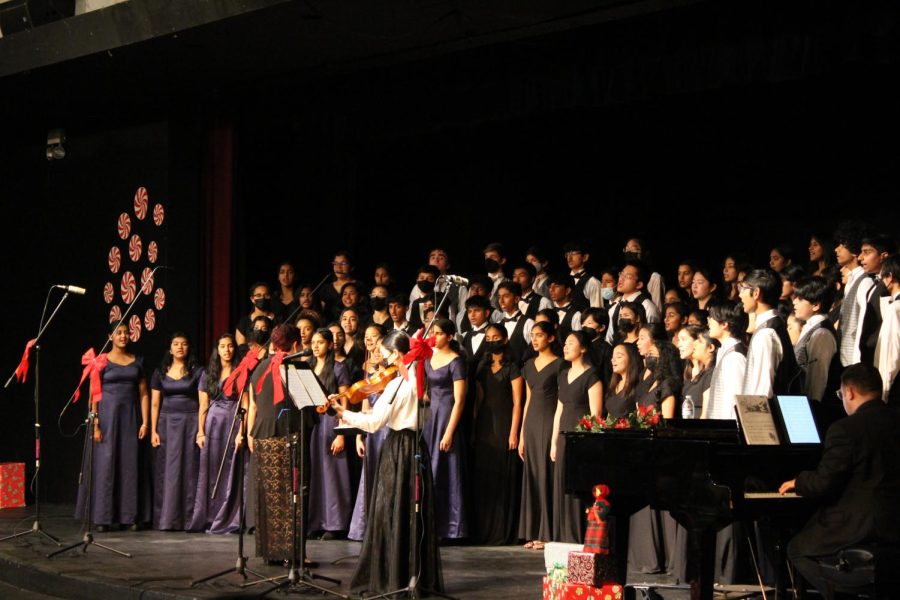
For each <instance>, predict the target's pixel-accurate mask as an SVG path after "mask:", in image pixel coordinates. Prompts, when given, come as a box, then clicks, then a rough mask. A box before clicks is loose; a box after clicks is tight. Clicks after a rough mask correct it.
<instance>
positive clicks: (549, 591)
mask: <svg viewBox="0 0 900 600" xmlns="http://www.w3.org/2000/svg"><path fill="white" fill-rule="evenodd" d="M565 583H566V567H565V565H562V564H560V563H556V564H555V565H553V567H552V568H550V570H548V571H547V575H545V576H544V579H543V596H542V597H543V600H562V592H563V585H565Z"/></svg>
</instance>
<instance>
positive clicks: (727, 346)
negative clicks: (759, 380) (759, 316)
mask: <svg viewBox="0 0 900 600" xmlns="http://www.w3.org/2000/svg"><path fill="white" fill-rule="evenodd" d="M746 334H747V314H746V313H745V312H744V309H743V306H742V305H741V304H740V303H738V302H730V301H726V302H722V303H721V304H714V305H713V306H711V307H710V309H709V335H710V337H711V338H713V339H714V340H717V341H718V342H719V350H718V351H717V352H716V363H715V367H714V368H713V373H712V375H711V378H710V382H709V400H708V401H707V405H708V408H707V410H706V416H707V418H709V419H736V418H737V416H736V415H735V414H734V405H735V403H736V402H737V399H736V398H737V395H738V394H740V393H742V388H743V381H744V375H745V373H746V369H747V346H746V344H744V338H745V336H746Z"/></svg>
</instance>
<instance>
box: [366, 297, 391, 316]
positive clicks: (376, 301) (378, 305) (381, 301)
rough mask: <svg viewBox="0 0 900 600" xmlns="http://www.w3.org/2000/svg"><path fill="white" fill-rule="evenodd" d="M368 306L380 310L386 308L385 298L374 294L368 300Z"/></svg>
mask: <svg viewBox="0 0 900 600" xmlns="http://www.w3.org/2000/svg"><path fill="white" fill-rule="evenodd" d="M369 306H371V307H372V310H374V311H378V312H380V311H382V310H384V309H386V308H387V298H382V297H380V296H375V297H374V298H371V299H370V300H369Z"/></svg>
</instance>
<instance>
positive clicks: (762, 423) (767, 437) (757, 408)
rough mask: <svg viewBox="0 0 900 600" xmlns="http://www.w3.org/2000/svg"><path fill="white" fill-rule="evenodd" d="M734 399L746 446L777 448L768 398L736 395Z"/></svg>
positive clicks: (776, 436)
mask: <svg viewBox="0 0 900 600" xmlns="http://www.w3.org/2000/svg"><path fill="white" fill-rule="evenodd" d="M735 398H736V400H737V403H736V404H735V406H734V409H735V410H736V411H737V414H738V420H739V421H740V423H741V431H743V433H744V441H745V442H746V443H747V445H749V446H777V445H778V444H779V443H780V442H779V441H778V432H777V431H776V430H775V419H773V418H772V409H771V407H770V406H769V400H768V398H766V397H765V396H748V395H738V396H735Z"/></svg>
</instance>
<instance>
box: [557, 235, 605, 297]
mask: <svg viewBox="0 0 900 600" xmlns="http://www.w3.org/2000/svg"><path fill="white" fill-rule="evenodd" d="M563 251H564V252H565V255H564V256H565V259H566V264H567V265H568V267H569V275H571V277H572V281H573V282H574V283H575V287H573V288H572V302H573V303H574V304H575V306H576V307H577V308H578V309H579V310H582V311H583V310H584V309H586V308H588V307H594V308H597V307H599V306H600V304H601V300H602V298H601V297H600V280H598V279H597V278H596V277H594V276H593V275H590V274H588V272H587V271H586V270H585V269H586V268H587V263H588V261H589V260H590V258H591V255H590V252H589V251H588V248H587V245H586V244H584V243H583V242H569V243H567V244H566V245H565V246H564V247H563Z"/></svg>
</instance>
